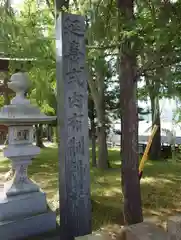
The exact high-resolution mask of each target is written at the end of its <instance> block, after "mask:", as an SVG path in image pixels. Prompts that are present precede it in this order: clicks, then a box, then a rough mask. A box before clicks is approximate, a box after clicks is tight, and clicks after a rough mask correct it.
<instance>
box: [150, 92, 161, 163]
mask: <svg viewBox="0 0 181 240" xmlns="http://www.w3.org/2000/svg"><path fill="white" fill-rule="evenodd" d="M150 100H151V113H152V127H153V125H155V124H156V125H157V126H158V130H157V132H156V134H155V136H154V138H153V141H152V145H151V148H150V153H149V158H150V159H151V160H160V157H161V123H160V106H159V97H158V96H154V95H153V96H151V95H150Z"/></svg>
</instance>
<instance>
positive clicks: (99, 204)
mask: <svg viewBox="0 0 181 240" xmlns="http://www.w3.org/2000/svg"><path fill="white" fill-rule="evenodd" d="M90 155H91V153H90ZM109 158H110V163H111V166H112V168H111V169H108V170H104V171H102V170H99V169H96V168H91V169H90V173H91V195H92V197H91V198H92V200H93V218H92V220H93V229H94V230H96V229H99V228H100V227H102V226H106V225H109V224H111V225H113V224H121V223H122V220H123V216H122V205H123V195H122V192H121V170H120V166H121V160H120V152H119V148H115V149H112V148H111V149H109ZM9 166H10V161H9V160H8V161H7V159H5V158H4V157H3V154H2V153H0V173H1V174H4V173H6V172H7V170H8V169H9ZM60 167H61V166H60ZM58 169H59V163H58V150H57V147H56V145H55V146H53V147H51V148H44V149H42V150H41V153H40V155H38V156H37V157H36V158H35V159H34V160H33V163H32V165H31V166H30V167H29V170H28V173H29V176H30V177H31V178H32V179H33V180H34V181H35V182H37V184H38V185H39V186H40V187H41V188H42V189H43V191H45V192H46V194H47V197H48V202H49V205H50V206H51V207H52V208H53V210H57V209H58V207H59V192H58ZM180 186H181V163H180V162H179V163H175V162H174V163H173V162H171V161H168V162H166V161H162V162H161V161H159V162H156V161H155V162H151V161H147V162H146V165H145V169H144V175H143V178H142V180H141V193H142V203H143V211H144V215H145V216H147V217H149V216H153V217H154V216H155V217H156V218H158V219H160V221H164V220H165V219H166V218H167V217H168V216H170V215H173V214H176V213H179V212H181V191H180Z"/></svg>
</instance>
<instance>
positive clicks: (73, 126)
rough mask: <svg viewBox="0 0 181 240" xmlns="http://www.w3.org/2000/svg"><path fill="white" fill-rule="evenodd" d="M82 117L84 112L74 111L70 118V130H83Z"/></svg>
mask: <svg viewBox="0 0 181 240" xmlns="http://www.w3.org/2000/svg"><path fill="white" fill-rule="evenodd" d="M82 117H83V114H77V113H73V115H72V116H71V117H69V118H68V127H69V129H70V131H74V130H75V131H77V132H78V131H82V119H81V118H82Z"/></svg>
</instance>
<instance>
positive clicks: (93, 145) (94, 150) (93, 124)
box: [91, 119, 97, 167]
mask: <svg viewBox="0 0 181 240" xmlns="http://www.w3.org/2000/svg"><path fill="white" fill-rule="evenodd" d="M91 140H92V166H93V167H96V166H97V160H96V128H95V121H94V119H91Z"/></svg>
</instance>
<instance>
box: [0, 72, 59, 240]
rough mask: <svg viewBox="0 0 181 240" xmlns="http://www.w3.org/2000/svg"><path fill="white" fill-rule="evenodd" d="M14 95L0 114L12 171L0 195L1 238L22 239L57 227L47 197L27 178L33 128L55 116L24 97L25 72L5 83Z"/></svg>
mask: <svg viewBox="0 0 181 240" xmlns="http://www.w3.org/2000/svg"><path fill="white" fill-rule="evenodd" d="M8 86H9V88H10V89H12V90H13V91H14V92H15V93H16V96H15V97H14V98H13V99H12V101H11V104H10V105H7V106H4V107H3V108H2V109H1V111H0V123H1V124H4V125H7V126H8V146H7V147H6V148H4V156H5V157H7V158H9V159H10V160H11V163H12V167H13V169H14V171H15V174H14V177H13V179H12V180H10V181H7V182H5V183H4V184H3V189H2V191H1V193H0V239H4V240H9V239H19V238H20V239H21V237H27V236H30V235H35V234H40V233H43V232H47V231H49V230H53V229H55V228H56V215H55V213H54V212H52V211H51V210H49V209H48V207H47V201H46V195H45V193H44V192H42V190H41V189H40V187H39V186H38V185H37V184H36V183H35V182H33V181H32V180H31V179H29V178H28V175H27V168H28V165H30V164H31V162H32V159H33V158H34V157H35V156H36V155H37V154H39V152H40V149H39V148H38V147H37V146H35V145H33V139H34V138H33V125H34V124H37V123H47V122H51V121H53V120H55V119H56V117H50V116H46V115H45V114H43V113H41V112H40V110H39V109H38V108H37V107H35V106H32V105H31V104H30V101H29V100H28V99H26V98H25V92H26V91H27V89H28V88H29V79H28V75H27V74H26V73H22V72H18V73H15V74H13V75H12V77H11V79H10V82H9V84H8Z"/></svg>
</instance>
